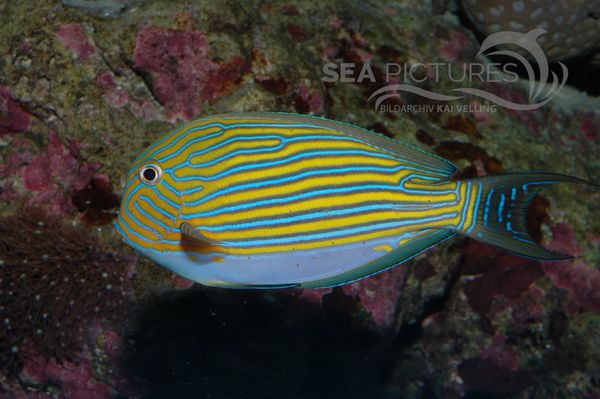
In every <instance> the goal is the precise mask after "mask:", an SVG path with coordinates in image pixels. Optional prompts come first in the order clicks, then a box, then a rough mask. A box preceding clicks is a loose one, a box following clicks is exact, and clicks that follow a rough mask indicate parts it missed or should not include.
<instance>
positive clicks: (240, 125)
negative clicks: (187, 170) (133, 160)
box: [139, 120, 330, 158]
mask: <svg viewBox="0 0 600 399" xmlns="http://www.w3.org/2000/svg"><path fill="white" fill-rule="evenodd" d="M199 121H201V120H196V121H192V122H190V123H188V124H185V125H184V126H182V127H180V128H179V129H177V130H176V131H174V132H173V133H171V134H169V135H168V136H167V137H165V138H164V139H162V140H160V141H159V142H157V143H155V144H154V145H152V146H151V147H150V148H148V150H146V151H144V153H143V154H142V155H141V156H140V157H139V158H142V157H143V156H145V155H147V154H148V153H149V152H150V151H151V150H152V149H154V148H155V147H156V146H158V145H161V144H162V143H164V142H165V141H167V140H168V139H169V138H171V137H172V136H173V135H174V134H177V133H178V132H180V131H181V130H182V129H184V128H186V127H187V126H189V125H190V124H193V123H196V122H199ZM309 126H310V125H297V124H289V125H288V124H273V123H269V124H245V123H243V124H233V125H224V124H222V123H219V122H215V123H211V124H208V125H205V126H202V127H197V128H193V129H190V130H188V131H186V132H184V134H183V135H181V136H180V137H178V138H177V140H175V141H174V142H172V143H171V144H169V145H168V146H166V147H165V148H162V149H160V150H159V151H158V152H157V153H155V154H153V157H155V156H157V155H158V154H160V153H162V152H163V151H165V150H167V149H169V148H171V147H173V146H174V145H175V144H177V143H178V142H179V141H181V140H183V139H185V138H188V135H189V134H190V133H193V132H200V131H203V130H207V129H211V128H214V127H219V128H221V129H223V130H222V131H220V132H217V133H218V134H219V135H221V134H223V133H224V132H226V131H229V130H233V129H237V128H244V129H246V128H249V129H252V128H265V127H274V128H297V127H300V128H306V127H309ZM312 128H319V129H323V130H330V129H328V128H322V127H312Z"/></svg>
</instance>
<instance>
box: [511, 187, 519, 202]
mask: <svg viewBox="0 0 600 399" xmlns="http://www.w3.org/2000/svg"><path fill="white" fill-rule="evenodd" d="M516 198H517V189H516V188H513V189H511V190H510V200H511V201H514V200H515V199H516Z"/></svg>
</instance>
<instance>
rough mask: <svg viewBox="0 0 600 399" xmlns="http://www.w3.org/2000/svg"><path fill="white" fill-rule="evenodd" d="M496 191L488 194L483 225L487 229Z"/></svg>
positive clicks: (492, 190)
mask: <svg viewBox="0 0 600 399" xmlns="http://www.w3.org/2000/svg"><path fill="white" fill-rule="evenodd" d="M494 191H495V190H494V189H491V190H490V191H489V192H488V195H487V198H486V200H485V209H484V211H483V225H484V226H485V227H487V225H488V217H489V213H490V202H491V201H492V196H493V195H494Z"/></svg>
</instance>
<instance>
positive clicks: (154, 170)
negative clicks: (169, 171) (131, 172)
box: [140, 164, 162, 186]
mask: <svg viewBox="0 0 600 399" xmlns="http://www.w3.org/2000/svg"><path fill="white" fill-rule="evenodd" d="M161 178H162V169H161V167H160V166H158V165H154V164H150V165H145V166H142V167H141V168H140V180H141V181H142V183H144V184H147V185H150V186H153V185H155V184H157V183H158V182H159V181H160V179H161Z"/></svg>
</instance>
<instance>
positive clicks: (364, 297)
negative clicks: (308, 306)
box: [342, 266, 407, 330]
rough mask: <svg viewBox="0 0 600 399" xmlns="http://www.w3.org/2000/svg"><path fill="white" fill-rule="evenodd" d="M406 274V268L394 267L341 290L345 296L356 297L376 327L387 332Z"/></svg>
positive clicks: (391, 322)
mask: <svg viewBox="0 0 600 399" xmlns="http://www.w3.org/2000/svg"><path fill="white" fill-rule="evenodd" d="M406 272H407V270H406V267H403V266H400V267H396V268H394V269H392V270H388V271H386V272H384V273H381V274H379V275H377V276H373V277H370V278H367V279H364V280H361V281H358V282H356V283H354V284H348V285H345V286H343V287H342V289H343V290H344V293H346V294H347V295H350V296H352V297H358V298H359V299H360V302H361V304H362V306H363V307H364V308H365V310H366V311H367V312H368V313H370V315H371V317H372V318H373V321H374V322H375V324H376V325H377V327H378V328H379V329H380V330H387V329H389V328H390V327H392V324H393V322H394V316H395V315H396V310H397V309H398V298H399V296H400V293H401V287H402V286H403V285H404V280H405V276H406Z"/></svg>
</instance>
